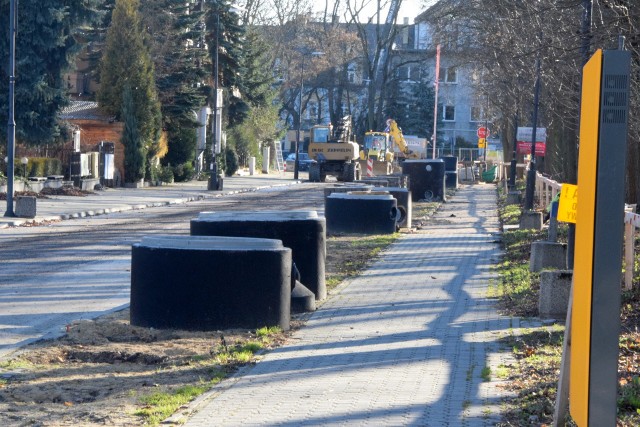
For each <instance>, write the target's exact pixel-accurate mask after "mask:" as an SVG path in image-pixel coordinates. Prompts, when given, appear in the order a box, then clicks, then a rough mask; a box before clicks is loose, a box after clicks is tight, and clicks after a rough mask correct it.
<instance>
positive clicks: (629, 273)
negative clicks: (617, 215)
mask: <svg viewBox="0 0 640 427" xmlns="http://www.w3.org/2000/svg"><path fill="white" fill-rule="evenodd" d="M561 188H562V184H560V183H559V182H557V181H554V180H552V179H549V178H545V177H544V176H542V175H540V174H539V173H537V174H536V198H537V200H538V203H539V204H540V205H542V206H544V207H546V206H549V203H551V200H553V198H554V197H555V196H556V194H558V193H559V192H560V189H561ZM633 211H635V205H627V206H625V212H624V266H625V267H624V288H625V289H626V290H630V289H631V287H632V286H633V271H634V267H635V236H636V232H637V229H638V228H640V215H638V214H636V213H633Z"/></svg>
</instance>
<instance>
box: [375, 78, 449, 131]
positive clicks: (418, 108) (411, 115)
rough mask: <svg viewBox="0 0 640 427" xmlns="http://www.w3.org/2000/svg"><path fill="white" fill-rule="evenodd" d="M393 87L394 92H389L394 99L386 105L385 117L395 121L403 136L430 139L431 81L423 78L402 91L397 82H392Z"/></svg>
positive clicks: (432, 101)
mask: <svg viewBox="0 0 640 427" xmlns="http://www.w3.org/2000/svg"><path fill="white" fill-rule="evenodd" d="M393 87H394V90H392V91H390V92H391V93H393V94H394V97H393V98H392V99H389V102H388V104H387V105H388V107H387V109H386V112H385V113H386V115H387V117H390V118H393V119H395V121H396V122H397V123H398V125H399V126H401V127H402V132H403V133H404V134H405V135H417V136H419V137H421V138H429V139H430V138H431V136H432V134H433V108H434V102H435V92H434V90H433V84H432V81H431V80H429V79H424V78H423V79H421V80H420V81H419V82H417V83H416V84H412V85H407V87H408V89H406V88H405V89H404V90H403V89H401V87H402V86H400V84H399V82H398V81H397V80H394V81H393ZM440 119H441V118H439V120H440Z"/></svg>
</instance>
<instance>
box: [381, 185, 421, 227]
mask: <svg viewBox="0 0 640 427" xmlns="http://www.w3.org/2000/svg"><path fill="white" fill-rule="evenodd" d="M371 191H386V192H388V193H389V194H391V195H392V196H393V197H394V198H395V199H396V201H397V205H398V211H399V212H400V219H399V220H398V224H397V226H398V227H404V228H411V220H412V215H413V212H412V203H411V191H409V190H408V189H406V188H401V187H374V188H373V189H372V190H371Z"/></svg>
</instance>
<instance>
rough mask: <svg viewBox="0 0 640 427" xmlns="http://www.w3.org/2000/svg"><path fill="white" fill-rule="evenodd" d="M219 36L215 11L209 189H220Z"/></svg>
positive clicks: (218, 21) (218, 19) (218, 22)
mask: <svg viewBox="0 0 640 427" xmlns="http://www.w3.org/2000/svg"><path fill="white" fill-rule="evenodd" d="M219 38H220V11H217V12H216V47H215V51H216V53H215V55H214V78H213V129H212V136H213V140H212V142H211V164H210V166H209V173H210V175H209V185H208V187H207V189H208V190H210V191H216V190H221V189H222V188H220V183H219V182H218V163H217V161H216V154H217V153H216V152H217V150H218V140H219V138H220V135H219V129H218V120H220V117H219V115H220V112H219V111H218V85H219V78H218V50H219V49H220V45H219V43H220V42H219Z"/></svg>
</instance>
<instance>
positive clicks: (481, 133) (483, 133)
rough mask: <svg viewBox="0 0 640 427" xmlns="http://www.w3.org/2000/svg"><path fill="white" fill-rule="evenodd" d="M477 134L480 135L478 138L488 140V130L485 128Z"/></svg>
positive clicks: (480, 129) (480, 128)
mask: <svg viewBox="0 0 640 427" xmlns="http://www.w3.org/2000/svg"><path fill="white" fill-rule="evenodd" d="M477 134H478V138H482V139H484V138H486V137H487V128H486V127H484V126H482V127H479V128H478V132H477Z"/></svg>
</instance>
